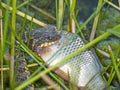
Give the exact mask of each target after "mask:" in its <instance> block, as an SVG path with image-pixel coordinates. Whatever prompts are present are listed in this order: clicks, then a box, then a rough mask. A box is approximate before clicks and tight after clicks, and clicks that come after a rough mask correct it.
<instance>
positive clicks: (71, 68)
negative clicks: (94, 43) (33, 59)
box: [16, 25, 106, 90]
mask: <svg viewBox="0 0 120 90" xmlns="http://www.w3.org/2000/svg"><path fill="white" fill-rule="evenodd" d="M25 35H28V33H27V34H25ZM25 37H26V38H25V41H27V36H25ZM84 45H85V43H84V41H83V40H82V39H81V38H80V37H79V36H78V35H77V34H73V33H69V32H66V31H61V30H57V29H56V28H55V27H54V26H51V25H48V26H45V27H44V28H41V29H39V30H32V33H31V35H30V45H29V48H30V49H32V50H33V52H35V53H36V54H37V55H39V56H40V57H42V58H43V60H44V61H45V62H46V64H47V65H48V66H52V65H55V64H56V63H57V62H59V61H61V60H62V59H63V58H65V57H66V56H67V55H70V54H72V53H73V52H75V51H76V50H77V49H79V48H82V47H83V46H84ZM101 69H102V65H101V64H100V62H99V60H98V58H97V56H96V55H95V53H93V52H92V51H91V50H90V49H87V50H85V51H83V52H82V53H79V54H78V55H76V56H74V57H72V58H71V59H69V60H68V61H67V62H65V63H64V64H62V65H61V66H59V67H58V69H55V70H54V72H56V71H57V70H58V71H62V72H63V73H65V74H61V73H57V72H56V73H57V74H58V75H59V76H61V77H63V78H64V79H66V78H65V77H64V75H69V76H70V82H71V83H73V84H76V85H77V86H78V87H79V88H80V89H81V90H106V84H105V82H104V80H103V79H102V77H101V75H100V73H99V71H100V70H101ZM29 75H30V73H29V71H28V68H27V64H26V61H25V60H24V58H23V54H21V57H20V58H19V60H18V70H17V77H16V80H17V83H18V85H20V84H21V83H22V82H23V81H24V80H25V79H27V78H28V77H29ZM33 88H34V87H33V86H32V85H29V86H27V87H26V88H25V90H33Z"/></svg>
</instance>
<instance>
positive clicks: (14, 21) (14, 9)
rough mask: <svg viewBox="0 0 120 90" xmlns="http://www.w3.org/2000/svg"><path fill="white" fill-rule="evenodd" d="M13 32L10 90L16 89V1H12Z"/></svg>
mask: <svg viewBox="0 0 120 90" xmlns="http://www.w3.org/2000/svg"><path fill="white" fill-rule="evenodd" d="M12 8H13V10H12V32H11V55H10V90H13V89H14V84H13V82H14V54H15V53H14V51H15V49H14V45H15V36H14V33H13V31H15V25H16V0H12Z"/></svg>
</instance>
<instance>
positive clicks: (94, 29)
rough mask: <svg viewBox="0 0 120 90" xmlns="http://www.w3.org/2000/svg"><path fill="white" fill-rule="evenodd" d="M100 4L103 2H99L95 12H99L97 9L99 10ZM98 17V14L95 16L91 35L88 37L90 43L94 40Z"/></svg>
mask: <svg viewBox="0 0 120 90" xmlns="http://www.w3.org/2000/svg"><path fill="white" fill-rule="evenodd" d="M102 3H103V1H102V0H99V2H98V7H97V10H99V8H101V6H102ZM99 16H100V13H98V14H97V15H96V17H95V19H94V22H93V27H92V32H91V35H90V41H92V40H93V39H94V36H95V32H96V28H97V24H98V20H99Z"/></svg>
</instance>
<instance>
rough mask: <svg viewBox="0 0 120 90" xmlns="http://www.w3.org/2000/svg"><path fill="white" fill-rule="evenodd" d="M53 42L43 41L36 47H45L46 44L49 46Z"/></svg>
mask: <svg viewBox="0 0 120 90" xmlns="http://www.w3.org/2000/svg"><path fill="white" fill-rule="evenodd" d="M54 43H55V42H45V43H42V44H41V45H40V46H38V47H47V46H50V45H53V44H54Z"/></svg>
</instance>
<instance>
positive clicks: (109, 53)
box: [0, 0, 120, 90]
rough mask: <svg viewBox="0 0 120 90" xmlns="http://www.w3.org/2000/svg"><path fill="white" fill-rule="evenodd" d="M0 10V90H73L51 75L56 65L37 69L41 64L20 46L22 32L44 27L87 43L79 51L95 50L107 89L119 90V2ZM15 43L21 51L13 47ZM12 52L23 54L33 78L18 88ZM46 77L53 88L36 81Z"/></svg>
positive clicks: (68, 0)
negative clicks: (29, 87) (30, 86)
mask: <svg viewBox="0 0 120 90" xmlns="http://www.w3.org/2000/svg"><path fill="white" fill-rule="evenodd" d="M0 8H1V10H0V66H1V68H0V70H1V78H0V80H1V82H0V83H1V84H0V90H7V89H8V88H10V89H11V90H14V89H13V88H15V90H22V88H23V87H25V86H26V85H28V84H29V83H30V82H34V86H35V87H36V88H38V89H39V90H50V89H51V90H52V89H53V88H54V89H55V88H56V87H57V88H63V89H64V90H75V89H76V90H77V88H76V87H75V86H72V85H71V84H69V83H70V82H65V81H63V80H62V79H61V78H60V77H59V76H57V75H56V74H53V73H52V72H51V70H52V69H54V68H55V67H56V66H58V65H56V66H53V67H52V68H46V69H41V64H42V63H43V62H42V60H41V59H40V58H39V57H37V55H35V54H34V53H32V51H30V50H29V48H27V46H26V45H25V44H24V43H23V42H22V35H23V33H24V31H31V30H33V29H38V28H40V27H43V26H45V25H46V24H50V25H54V26H56V27H57V29H59V30H67V31H69V32H73V33H77V34H79V35H80V36H81V37H82V38H83V39H85V40H87V41H88V43H87V44H86V46H85V47H83V49H84V50H85V49H86V48H89V47H91V46H92V47H94V48H95V50H96V53H97V55H98V57H99V58H100V62H101V63H102V65H103V66H104V71H103V72H101V75H102V77H103V78H104V80H105V82H106V84H107V86H108V89H109V90H119V89H120V0H92V1H91V0H2V1H0ZM108 36H109V37H108ZM15 39H16V40H18V41H19V43H20V45H21V46H22V47H21V46H16V45H15ZM16 48H17V49H22V50H23V51H24V52H26V53H27V55H26V59H27V62H28V67H29V69H30V72H31V74H32V75H33V76H31V77H30V79H29V80H28V81H26V82H25V83H23V84H22V85H20V86H18V87H15V83H13V82H14V65H13V64H14V56H15V49H16ZM20 51H21V50H20ZM81 51H83V50H81V49H80V50H79V52H77V53H80V52H81ZM71 56H72V57H73V56H74V53H73V55H71ZM68 58H69V57H67V59H68ZM67 59H66V60H67ZM35 60H37V63H36V61H35ZM62 63H64V62H62ZM39 64H40V65H39ZM31 67H32V68H31ZM34 71H35V72H34ZM39 72H40V73H39ZM49 72H51V73H52V75H51V74H50V73H49ZM38 73H39V77H38ZM46 73H49V77H50V78H51V79H52V80H53V81H54V84H55V85H51V84H48V82H47V81H44V80H42V79H41V78H40V76H41V75H42V74H46ZM56 78H57V79H56ZM8 81H9V82H8Z"/></svg>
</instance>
